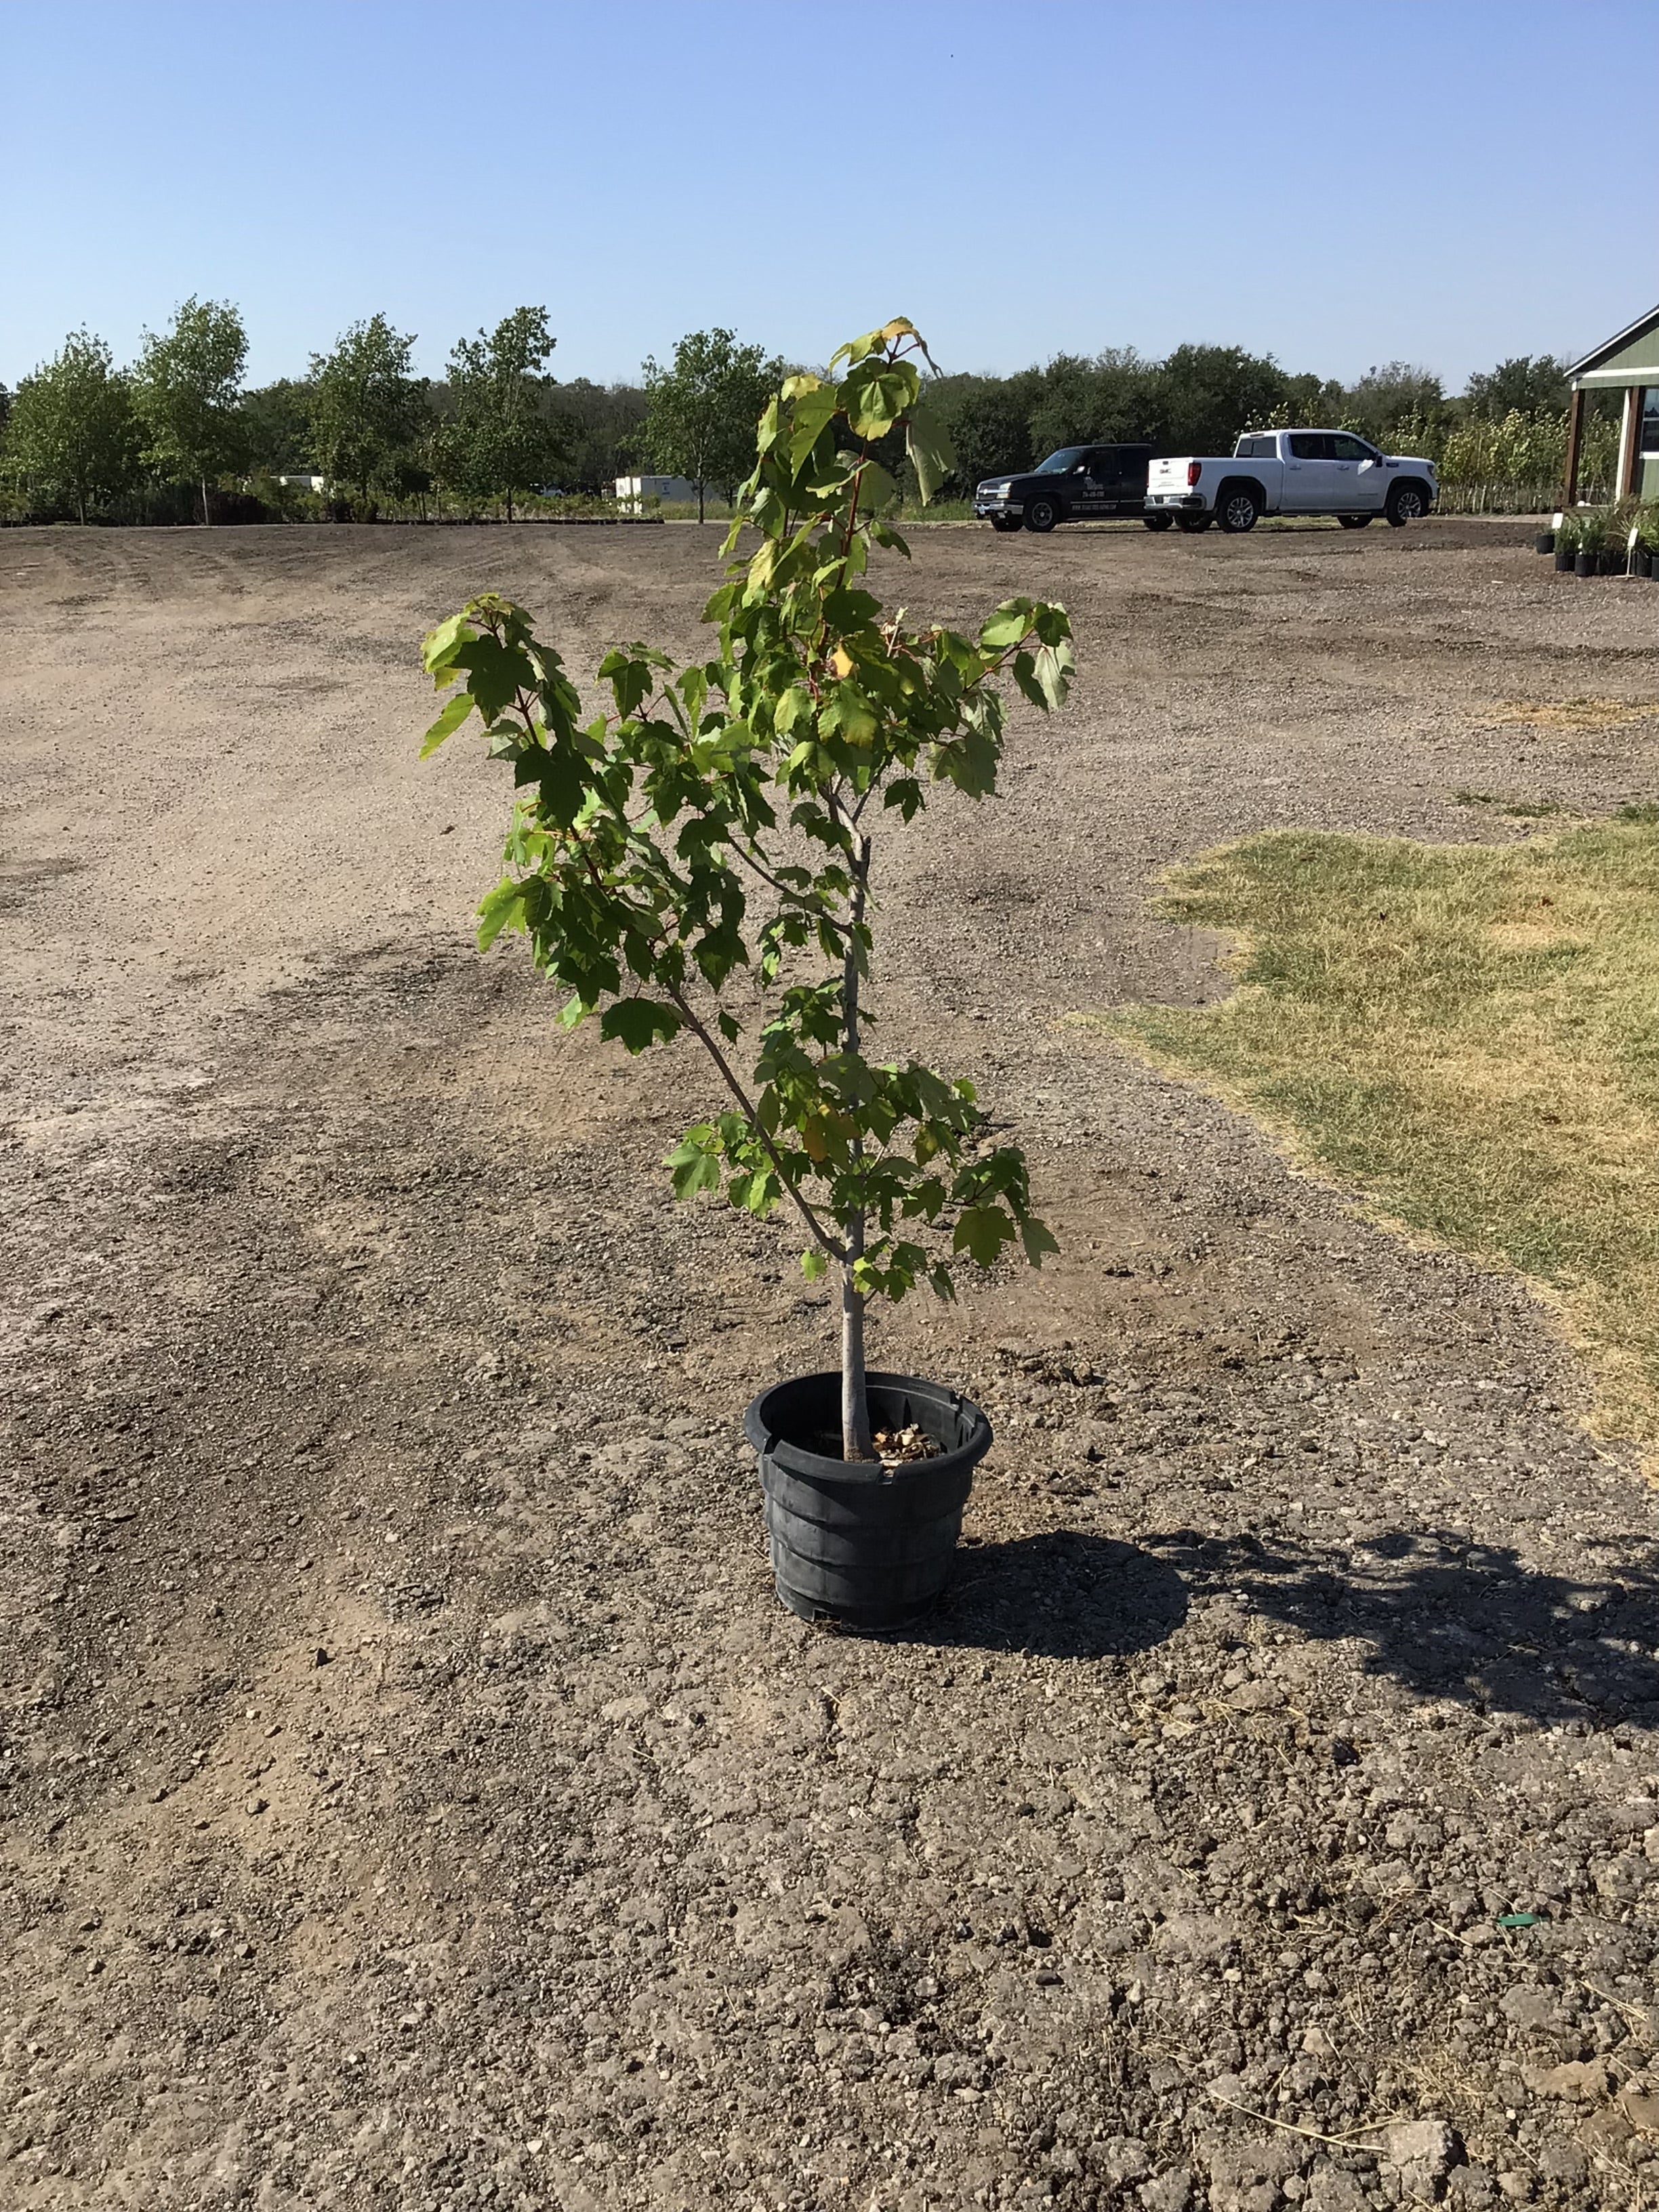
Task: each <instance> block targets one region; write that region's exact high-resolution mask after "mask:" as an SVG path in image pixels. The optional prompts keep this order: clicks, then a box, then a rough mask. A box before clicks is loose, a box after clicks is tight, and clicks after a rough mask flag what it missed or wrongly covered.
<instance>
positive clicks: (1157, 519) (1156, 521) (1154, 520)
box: [1140, 514, 1174, 530]
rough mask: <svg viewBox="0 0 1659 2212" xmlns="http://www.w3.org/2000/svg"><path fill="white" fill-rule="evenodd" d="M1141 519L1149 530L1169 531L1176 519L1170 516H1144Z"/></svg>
mask: <svg viewBox="0 0 1659 2212" xmlns="http://www.w3.org/2000/svg"><path fill="white" fill-rule="evenodd" d="M1140 519H1141V520H1142V521H1143V522H1144V523H1145V524H1146V527H1147V529H1148V530H1167V529H1168V528H1169V526H1170V523H1171V521H1172V520H1174V517H1173V516H1171V515H1168V514H1143V515H1142V516H1141V518H1140Z"/></svg>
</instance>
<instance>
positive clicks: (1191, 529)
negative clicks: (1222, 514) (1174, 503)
mask: <svg viewBox="0 0 1659 2212" xmlns="http://www.w3.org/2000/svg"><path fill="white" fill-rule="evenodd" d="M1213 520H1215V518H1214V516H1213V515H1209V514H1178V515H1176V519H1175V526H1176V529H1177V530H1184V531H1185V532H1186V533H1187V535H1188V538H1196V537H1197V536H1198V534H1199V532H1200V531H1204V530H1207V529H1208V528H1209V526H1210V525H1211V523H1212V521H1213Z"/></svg>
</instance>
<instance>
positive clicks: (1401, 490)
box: [1383, 483, 1429, 530]
mask: <svg viewBox="0 0 1659 2212" xmlns="http://www.w3.org/2000/svg"><path fill="white" fill-rule="evenodd" d="M1428 511H1429V501H1428V495H1427V493H1426V492H1425V490H1424V489H1423V487H1422V485H1421V484H1419V483H1397V484H1395V485H1393V486H1392V487H1391V488H1390V489H1389V503H1388V505H1387V506H1386V507H1384V508H1383V513H1384V514H1385V515H1386V516H1387V517H1388V519H1389V524H1390V525H1391V526H1392V527H1393V528H1394V529H1395V530H1403V529H1404V528H1405V526H1406V525H1407V523H1408V522H1421V520H1423V518H1424V516H1425V514H1426V513H1428Z"/></svg>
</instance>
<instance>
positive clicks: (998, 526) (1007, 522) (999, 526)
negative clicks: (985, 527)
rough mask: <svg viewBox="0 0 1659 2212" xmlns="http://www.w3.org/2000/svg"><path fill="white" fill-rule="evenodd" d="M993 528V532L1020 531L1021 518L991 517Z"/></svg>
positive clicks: (1006, 515) (1014, 515)
mask: <svg viewBox="0 0 1659 2212" xmlns="http://www.w3.org/2000/svg"><path fill="white" fill-rule="evenodd" d="M991 527H992V529H993V530H1000V531H1003V532H1007V531H1010V530H1018V528H1019V517H1018V515H1017V514H994V515H993V516H992V517H991Z"/></svg>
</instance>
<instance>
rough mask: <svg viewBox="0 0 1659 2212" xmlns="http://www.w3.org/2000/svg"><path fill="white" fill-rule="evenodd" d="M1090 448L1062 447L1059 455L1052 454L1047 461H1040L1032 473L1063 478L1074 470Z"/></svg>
mask: <svg viewBox="0 0 1659 2212" xmlns="http://www.w3.org/2000/svg"><path fill="white" fill-rule="evenodd" d="M1088 450H1089V448H1088V447H1086V446H1062V447H1060V451H1059V452H1058V453H1050V454H1049V456H1048V459H1047V460H1046V461H1039V462H1038V463H1037V465H1036V468H1035V469H1033V470H1032V471H1031V473H1032V475H1033V476H1039V477H1063V476H1064V475H1066V472H1067V471H1068V470H1071V469H1074V468H1075V467H1076V466H1077V465H1078V463H1079V461H1080V460H1081V459H1083V457H1084V456H1085V453H1087V452H1088Z"/></svg>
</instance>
